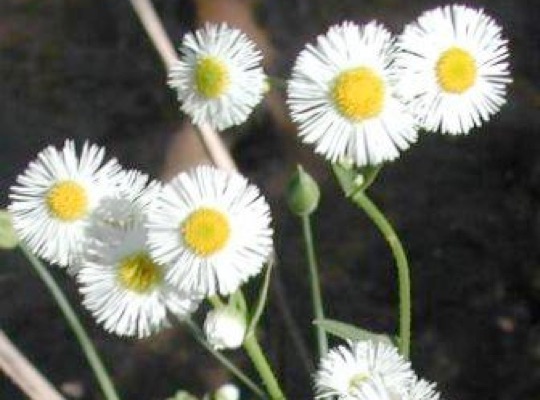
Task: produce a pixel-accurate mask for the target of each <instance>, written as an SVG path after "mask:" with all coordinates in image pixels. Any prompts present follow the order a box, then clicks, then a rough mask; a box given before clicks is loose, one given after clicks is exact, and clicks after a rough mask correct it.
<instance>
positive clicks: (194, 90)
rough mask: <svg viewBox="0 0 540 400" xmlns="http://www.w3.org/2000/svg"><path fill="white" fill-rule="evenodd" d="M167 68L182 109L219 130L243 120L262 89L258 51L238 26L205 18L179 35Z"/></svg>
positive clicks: (263, 78)
mask: <svg viewBox="0 0 540 400" xmlns="http://www.w3.org/2000/svg"><path fill="white" fill-rule="evenodd" d="M180 51H181V53H182V57H181V58H180V60H178V61H176V63H175V64H174V65H173V66H172V67H171V69H170V71H169V86H171V87H172V88H173V89H175V90H176V91H177V94H178V100H179V101H181V102H182V106H181V109H182V111H184V112H185V113H186V114H188V115H189V116H190V117H191V118H192V119H193V122H194V123H195V124H202V123H207V124H209V125H211V126H212V127H214V128H216V129H219V130H222V129H225V128H228V127H230V126H233V125H239V124H241V123H243V122H244V121H245V120H246V119H247V118H248V116H249V115H250V114H251V111H252V110H253V108H254V107H255V106H256V105H257V104H258V103H259V102H260V101H261V99H262V97H263V93H264V91H265V82H266V77H265V75H264V72H263V69H262V66H261V59H262V54H261V52H260V51H259V50H258V49H257V48H256V47H255V44H254V43H253V42H252V41H251V40H250V39H248V37H247V36H246V35H245V34H244V33H242V32H241V31H240V30H238V29H234V28H230V27H229V26H227V25H226V24H219V25H214V24H206V25H205V26H204V27H203V28H201V29H199V30H197V31H196V32H194V33H190V34H187V35H186V36H185V37H184V40H183V42H182V46H181V47H180Z"/></svg>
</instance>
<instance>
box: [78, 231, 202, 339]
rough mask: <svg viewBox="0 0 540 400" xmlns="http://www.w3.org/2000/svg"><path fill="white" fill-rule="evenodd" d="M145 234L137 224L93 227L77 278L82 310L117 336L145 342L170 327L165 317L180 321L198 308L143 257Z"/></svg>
mask: <svg viewBox="0 0 540 400" xmlns="http://www.w3.org/2000/svg"><path fill="white" fill-rule="evenodd" d="M146 234H147V232H146V228H145V227H144V225H142V224H140V223H134V224H132V225H131V226H128V227H125V228H118V227H114V226H110V225H107V224H100V225H97V226H95V227H94V229H93V230H92V238H91V239H92V240H89V242H88V249H87V251H86V252H85V254H86V255H87V257H85V259H84V260H83V264H82V268H81V269H80V271H79V272H78V274H77V280H78V282H79V283H80V285H81V286H80V291H81V293H82V294H83V305H84V306H85V307H86V308H88V309H89V310H90V311H91V312H92V314H93V315H94V317H95V318H96V320H97V321H98V323H100V324H102V325H103V327H104V328H105V329H106V330H107V331H109V332H114V333H116V334H117V335H121V336H137V337H139V338H141V337H146V336H149V335H151V334H152V333H155V332H157V331H158V330H160V329H161V328H163V327H166V326H167V325H168V324H169V314H173V315H175V316H176V317H177V318H183V317H185V316H187V315H189V314H190V313H192V312H193V311H195V309H196V308H197V305H198V301H197V300H195V299H194V298H192V297H188V296H187V295H184V294H182V293H180V292H179V291H178V290H177V289H176V288H175V287H173V286H172V285H170V284H169V283H167V282H166V281H165V279H164V274H165V271H164V267H163V265H161V264H159V263H157V262H155V261H154V260H153V259H152V258H151V256H150V254H149V252H148V248H147V246H146Z"/></svg>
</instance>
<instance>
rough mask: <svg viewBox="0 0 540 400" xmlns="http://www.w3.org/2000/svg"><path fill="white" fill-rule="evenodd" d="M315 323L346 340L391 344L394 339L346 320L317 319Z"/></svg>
mask: <svg viewBox="0 0 540 400" xmlns="http://www.w3.org/2000/svg"><path fill="white" fill-rule="evenodd" d="M313 323H314V324H315V325H317V326H320V327H321V328H323V329H324V330H325V331H326V332H328V333H329V334H331V335H334V336H337V337H339V338H341V339H345V340H355V341H360V340H371V341H373V342H381V343H385V344H391V345H393V344H394V343H393V342H392V339H391V338H390V337H389V336H388V335H385V334H381V333H375V332H371V331H368V330H366V329H362V328H358V327H356V326H354V325H351V324H347V323H345V322H341V321H336V320H332V319H322V320H315V321H313Z"/></svg>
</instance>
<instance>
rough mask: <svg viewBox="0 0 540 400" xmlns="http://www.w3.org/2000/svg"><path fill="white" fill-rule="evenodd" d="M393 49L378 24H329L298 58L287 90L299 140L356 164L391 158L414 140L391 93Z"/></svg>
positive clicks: (411, 122)
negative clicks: (325, 31)
mask: <svg viewBox="0 0 540 400" xmlns="http://www.w3.org/2000/svg"><path fill="white" fill-rule="evenodd" d="M394 53H395V48H394V45H393V39H392V36H391V34H390V32H388V31H387V30H386V29H385V28H384V27H383V26H381V25H379V24H378V23H376V22H371V23H369V24H367V25H365V26H357V25H355V24H353V23H350V22H345V23H343V24H341V25H336V26H333V27H331V28H330V29H329V31H328V32H327V33H326V34H325V35H321V36H319V37H318V38H317V43H316V44H315V45H308V46H307V47H306V48H305V49H304V50H302V52H301V53H300V55H299V56H298V58H297V60H296V63H295V65H294V68H293V73H292V77H291V79H290V80H289V84H288V88H287V103H288V105H289V107H290V110H291V115H292V119H293V120H294V121H295V122H296V123H298V125H299V134H300V137H301V138H302V140H303V141H304V142H305V143H313V144H315V151H316V152H317V153H320V154H323V155H324V156H325V157H326V159H328V160H330V161H332V162H335V161H340V160H342V159H346V158H348V159H352V160H353V161H354V163H355V164H356V165H357V166H365V165H368V164H379V163H381V162H383V161H388V160H392V159H395V158H396V157H398V155H399V150H405V149H407V148H408V147H409V144H410V143H411V142H413V141H414V140H416V129H415V127H414V119H413V117H412V115H410V114H409V113H408V111H407V110H406V108H405V106H404V105H403V104H402V103H401V101H400V100H399V99H398V98H397V97H396V96H395V93H394V81H395V79H396V77H395V72H394V70H393V68H392V65H391V64H392V60H393V55H394Z"/></svg>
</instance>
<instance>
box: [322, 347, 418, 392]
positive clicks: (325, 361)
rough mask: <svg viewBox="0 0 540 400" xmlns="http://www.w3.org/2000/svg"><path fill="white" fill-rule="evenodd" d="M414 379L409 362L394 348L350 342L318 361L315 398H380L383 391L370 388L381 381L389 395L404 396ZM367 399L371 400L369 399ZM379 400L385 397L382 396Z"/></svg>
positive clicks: (373, 387) (375, 387)
mask: <svg viewBox="0 0 540 400" xmlns="http://www.w3.org/2000/svg"><path fill="white" fill-rule="evenodd" d="M413 378H414V372H413V371H412V369H411V366H410V363H409V362H407V361H405V360H404V359H403V357H401V356H400V355H399V354H398V352H397V349H396V348H395V347H394V346H390V345H387V344H385V343H375V342H372V341H362V342H350V343H349V345H348V346H339V347H337V348H334V349H332V350H330V351H329V352H328V354H326V356H324V357H323V358H322V359H321V362H320V365H319V370H318V372H317V374H316V377H315V388H316V391H317V398H324V397H327V396H337V397H338V399H340V400H352V399H357V398H358V396H359V393H368V394H369V393H379V394H381V396H382V394H383V393H384V392H383V391H381V389H380V388H378V387H377V386H373V381H374V380H375V381H376V380H380V382H381V384H382V385H383V386H384V389H385V391H386V392H388V393H389V395H390V396H399V395H402V394H403V393H406V391H407V389H408V388H409V386H410V384H411V382H412V380H413ZM366 384H367V386H366ZM365 396H367V394H366V395H365ZM372 396H375V395H372ZM374 398H375V399H376V398H377V397H374ZM367 399H370V400H371V398H370V397H369V396H368V397H367ZM391 399H393V397H391ZM381 400H386V398H385V397H381Z"/></svg>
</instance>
